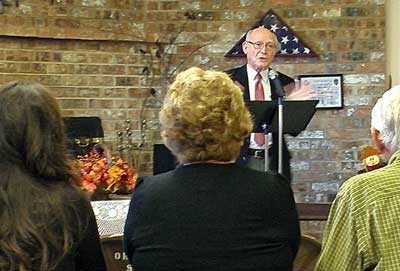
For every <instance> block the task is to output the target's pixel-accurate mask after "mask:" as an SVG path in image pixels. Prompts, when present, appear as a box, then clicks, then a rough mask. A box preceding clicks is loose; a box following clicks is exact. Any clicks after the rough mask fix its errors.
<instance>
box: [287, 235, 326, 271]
mask: <svg viewBox="0 0 400 271" xmlns="http://www.w3.org/2000/svg"><path fill="white" fill-rule="evenodd" d="M320 252H321V242H320V241H319V240H317V239H316V238H314V237H311V236H307V235H302V236H301V239H300V247H299V251H298V252H297V256H296V259H295V261H294V265H293V271H312V270H314V267H315V265H316V264H317V261H318V257H319V254H320Z"/></svg>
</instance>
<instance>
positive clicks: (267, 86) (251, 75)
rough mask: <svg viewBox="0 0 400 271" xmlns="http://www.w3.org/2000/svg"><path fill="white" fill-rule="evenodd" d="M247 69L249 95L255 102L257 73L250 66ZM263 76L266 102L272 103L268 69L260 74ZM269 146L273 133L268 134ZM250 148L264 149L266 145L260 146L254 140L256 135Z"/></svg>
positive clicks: (251, 140)
mask: <svg viewBox="0 0 400 271" xmlns="http://www.w3.org/2000/svg"><path fill="white" fill-rule="evenodd" d="M246 67H247V77H248V79H249V95H250V101H255V90H256V87H255V86H256V75H257V71H256V70H254V69H253V68H251V67H250V66H249V65H247V66H246ZM260 74H261V76H262V80H261V83H262V86H263V89H264V97H265V101H271V85H270V83H269V78H268V69H267V70H264V71H262V72H260ZM268 145H272V135H271V133H269V134H268ZM250 148H251V149H264V145H262V146H259V145H257V143H256V142H255V140H254V134H253V133H252V134H251V135H250Z"/></svg>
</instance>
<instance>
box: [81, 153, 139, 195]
mask: <svg viewBox="0 0 400 271" xmlns="http://www.w3.org/2000/svg"><path fill="white" fill-rule="evenodd" d="M78 159H79V166H80V171H81V188H82V189H84V190H87V191H91V192H92V191H94V190H96V189H99V188H100V187H104V190H106V191H108V192H110V193H116V192H122V193H128V192H130V191H131V190H132V189H133V187H134V186H135V182H136V171H135V170H134V169H133V168H130V167H129V165H128V163H127V162H126V161H124V160H122V159H121V158H112V159H111V165H110V166H108V165H107V157H106V155H105V153H103V154H102V155H100V154H99V153H98V152H97V151H96V150H95V149H93V151H91V152H90V153H89V154H88V155H84V156H80V157H78Z"/></svg>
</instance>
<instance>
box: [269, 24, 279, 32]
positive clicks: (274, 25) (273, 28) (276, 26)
mask: <svg viewBox="0 0 400 271" xmlns="http://www.w3.org/2000/svg"><path fill="white" fill-rule="evenodd" d="M278 29H279V27H278V25H277V24H272V25H271V31H272V32H276V30H278Z"/></svg>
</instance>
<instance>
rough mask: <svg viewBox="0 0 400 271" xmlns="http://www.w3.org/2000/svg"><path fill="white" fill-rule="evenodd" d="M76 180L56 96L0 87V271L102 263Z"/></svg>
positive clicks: (24, 85) (69, 269)
mask: <svg viewBox="0 0 400 271" xmlns="http://www.w3.org/2000/svg"><path fill="white" fill-rule="evenodd" d="M78 181H79V177H78V176H77V175H76V174H75V172H74V170H73V166H72V162H71V160H70V159H69V157H68V156H67V151H66V146H65V139H64V128H63V121H62V118H61V113H60V110H59V107H58V104H57V101H56V100H55V99H54V98H53V97H52V96H51V95H50V94H49V93H48V92H47V91H46V90H45V89H44V88H43V86H42V85H40V84H38V83H30V82H12V83H9V84H7V85H4V86H2V87H0V270H19V271H21V270H38V271H52V270H57V271H58V270H66V271H74V270H85V271H88V270H96V271H100V270H106V266H105V261H104V257H103V253H102V250H101V245H100V240H99V234H98V229H97V225H96V220H95V217H94V214H93V211H92V208H91V205H90V203H89V201H88V198H87V197H86V196H85V195H84V194H83V192H82V191H80V189H79V188H78V187H77V186H76V184H78Z"/></svg>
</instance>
